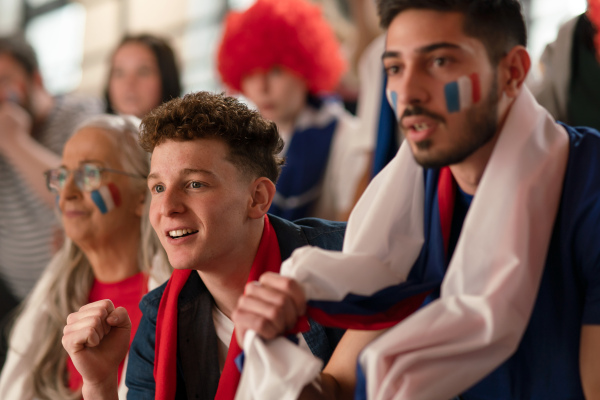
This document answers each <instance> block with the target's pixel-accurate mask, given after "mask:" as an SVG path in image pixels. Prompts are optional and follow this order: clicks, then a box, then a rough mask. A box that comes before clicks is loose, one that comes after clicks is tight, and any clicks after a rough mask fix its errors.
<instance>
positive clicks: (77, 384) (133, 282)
mask: <svg viewBox="0 0 600 400" xmlns="http://www.w3.org/2000/svg"><path fill="white" fill-rule="evenodd" d="M146 293H148V275H146V274H144V273H143V272H139V273H137V274H136V275H133V276H131V277H129V278H126V279H124V280H122V281H120V282H114V283H104V282H100V281H99V280H97V279H94V283H93V284H92V290H91V291H90V297H89V302H90V303H93V302H94V301H98V300H104V299H110V300H111V301H112V302H113V304H114V305H115V308H116V307H125V309H126V310H127V313H128V314H129V318H130V319H131V339H130V340H129V344H130V345H131V341H133V337H134V336H135V332H136V331H137V328H138V326H139V325H140V319H141V318H142V312H141V311H140V308H139V302H140V300H141V299H142V296H144V295H145V294H146ZM67 371H68V372H69V388H70V389H71V390H73V391H76V390H78V389H79V388H81V386H82V385H83V379H82V377H81V375H80V374H79V371H77V369H75V366H74V365H73V362H72V361H71V358H67ZM122 372H123V362H121V364H119V382H121V373H122Z"/></svg>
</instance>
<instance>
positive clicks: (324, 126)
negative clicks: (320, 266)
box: [217, 0, 369, 220]
mask: <svg viewBox="0 0 600 400" xmlns="http://www.w3.org/2000/svg"><path fill="white" fill-rule="evenodd" d="M248 32H252V35H249V34H248ZM217 63H218V70H219V73H220V75H221V78H222V80H223V82H224V83H225V84H226V85H227V86H228V87H229V88H230V89H231V90H233V91H236V92H241V93H242V94H243V95H244V96H245V97H247V98H248V99H249V100H250V101H251V102H252V103H254V104H255V105H256V107H257V108H258V110H259V111H260V113H261V114H262V115H263V116H264V117H265V118H267V119H270V120H272V121H273V122H275V123H276V124H277V127H278V129H279V132H280V134H281V136H282V138H283V139H284V141H285V143H286V145H285V147H284V149H283V151H282V155H284V156H285V157H286V165H285V166H284V167H283V170H282V173H281V177H280V178H279V180H278V182H277V192H276V194H275V198H274V200H273V204H272V206H271V209H270V210H269V212H270V213H271V214H274V215H277V216H280V217H283V218H286V219H289V220H295V219H298V218H302V217H308V216H311V217H320V218H326V219H332V220H346V219H347V216H348V214H349V212H350V209H351V207H352V204H353V198H354V190H355V188H356V184H357V181H358V179H359V178H360V174H361V172H362V170H363V168H364V165H365V163H366V161H367V156H368V150H369V149H366V148H364V145H363V143H364V141H361V140H358V135H359V134H360V132H359V131H358V125H357V121H356V119H355V118H354V117H352V116H351V115H350V114H349V113H348V112H347V111H345V110H344V107H343V105H342V103H341V101H340V100H339V99H337V98H335V97H333V96H331V92H332V91H333V90H334V89H335V88H336V86H337V85H338V83H339V81H340V78H341V76H342V74H343V72H344V71H345V69H346V61H345V60H344V59H343V57H342V54H341V52H340V46H339V43H338V42H337V40H336V38H335V35H334V33H333V31H332V29H331V28H330V27H329V25H328V24H327V22H326V21H325V19H324V18H323V16H322V14H321V11H320V9H319V8H318V7H317V6H315V5H312V4H310V3H309V2H307V1H304V0H280V1H275V0H258V1H257V2H256V3H254V5H253V6H252V7H250V8H249V9H248V10H246V11H245V12H242V13H239V12H232V13H230V14H229V15H228V17H227V19H226V22H225V29H224V33H223V38H222V41H221V43H220V45H219V49H218V60H217Z"/></svg>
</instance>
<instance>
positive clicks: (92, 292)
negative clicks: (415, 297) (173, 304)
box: [0, 115, 170, 400]
mask: <svg viewBox="0 0 600 400" xmlns="http://www.w3.org/2000/svg"><path fill="white" fill-rule="evenodd" d="M138 126H139V120H137V119H136V118H132V117H120V116H113V115H101V116H97V117H93V118H92V119H90V120H88V121H86V122H84V123H83V125H81V126H80V127H79V128H78V129H77V132H76V133H75V134H74V135H73V137H72V138H71V139H69V141H68V142H67V144H66V145H65V150H64V155H63V159H62V165H61V166H60V167H58V168H54V169H51V170H49V171H47V172H46V180H47V185H48V188H49V189H50V190H52V191H53V193H54V194H55V195H56V196H57V204H58V208H59V210H60V216H61V220H62V224H63V227H64V229H65V234H66V239H65V242H64V245H63V247H62V248H61V249H60V251H59V252H58V253H57V254H56V255H55V256H54V258H53V259H52V261H51V262H50V264H49V265H48V268H47V269H46V271H45V273H44V274H43V275H42V278H41V279H40V281H39V282H38V284H37V286H36V287H35V289H34V291H33V292H32V294H31V296H30V297H29V298H28V299H27V301H26V302H25V303H24V308H23V309H22V312H21V313H20V315H19V317H18V319H17V322H16V324H15V327H14V329H13V331H12V334H11V337H10V342H9V352H8V357H7V360H6V365H5V367H4V369H3V371H2V374H1V375H0V398H2V399H20V400H28V399H33V398H43V399H79V398H81V391H80V389H81V385H82V383H83V381H82V379H81V375H80V374H79V373H78V372H77V370H76V369H75V368H74V366H73V364H72V362H71V360H70V359H69V358H68V355H67V352H66V351H65V350H64V349H63V347H62V345H61V337H62V332H63V328H64V325H65V322H66V321H67V316H68V315H69V314H70V313H73V312H76V311H78V310H80V307H82V306H83V305H85V304H87V303H88V302H93V301H97V300H101V299H110V300H111V301H112V302H113V303H114V304H115V305H116V306H122V307H125V308H126V309H127V311H128V313H129V315H130V317H131V321H132V326H133V328H132V335H131V340H132V339H133V336H134V334H135V331H136V329H137V326H138V324H139V321H140V318H141V311H140V310H139V308H138V303H139V301H140V300H141V298H142V296H143V295H144V294H146V293H147V292H148V290H149V289H151V288H154V287H156V286H158V284H159V283H162V282H163V281H165V280H166V279H167V278H168V276H169V274H170V267H169V264H168V262H167V261H166V257H165V256H163V254H164V252H163V249H162V247H161V246H160V243H159V242H158V239H157V238H156V236H155V234H154V232H153V230H152V228H151V226H150V223H149V221H148V213H147V208H146V207H147V205H148V204H149V199H150V196H149V192H148V189H147V188H146V175H147V174H148V171H149V157H148V155H147V154H146V152H145V151H144V150H142V148H141V147H140V146H139V145H138V144H137V133H138ZM122 368H123V363H121V365H120V368H119V371H118V375H119V378H118V379H120V382H124V379H123V376H122V375H123V374H122V372H121V371H122ZM120 387H121V389H120V390H121V392H120V398H125V394H124V392H122V390H125V385H124V384H122V385H121V386H120Z"/></svg>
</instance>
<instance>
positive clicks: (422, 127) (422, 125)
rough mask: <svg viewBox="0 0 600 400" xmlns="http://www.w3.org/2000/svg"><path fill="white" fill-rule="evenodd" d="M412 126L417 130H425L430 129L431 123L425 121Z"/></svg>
mask: <svg viewBox="0 0 600 400" xmlns="http://www.w3.org/2000/svg"><path fill="white" fill-rule="evenodd" d="M411 128H412V129H414V130H415V131H417V132H421V131H424V130H425V129H428V128H429V124H427V123H425V122H421V123H420V124H414V125H413V126H412V127H411Z"/></svg>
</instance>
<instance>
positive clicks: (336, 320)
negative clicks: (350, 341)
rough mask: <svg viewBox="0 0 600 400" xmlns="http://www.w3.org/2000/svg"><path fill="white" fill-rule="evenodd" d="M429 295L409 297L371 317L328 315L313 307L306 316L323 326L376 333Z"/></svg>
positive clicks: (394, 321)
mask: <svg viewBox="0 0 600 400" xmlns="http://www.w3.org/2000/svg"><path fill="white" fill-rule="evenodd" d="M429 293H431V291H428V292H425V293H419V294H417V295H414V296H411V297H409V298H407V299H404V300H402V301H400V302H399V303H397V304H396V305H394V306H392V307H390V308H389V309H387V310H386V311H382V312H379V313H376V314H371V315H358V314H335V315H330V314H327V313H326V312H325V311H323V310H321V309H319V308H315V307H308V310H307V314H308V316H309V317H311V318H312V319H314V320H315V321H317V322H318V323H320V324H321V325H324V326H330V327H334V328H344V329H360V330H370V331H376V330H379V329H385V328H390V327H392V326H394V325H396V324H397V323H398V322H400V321H402V320H403V319H404V318H406V317H408V316H409V315H410V314H412V313H413V312H415V311H416V310H418V309H419V307H421V304H423V301H425V298H426V297H427V296H428V295H429Z"/></svg>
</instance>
